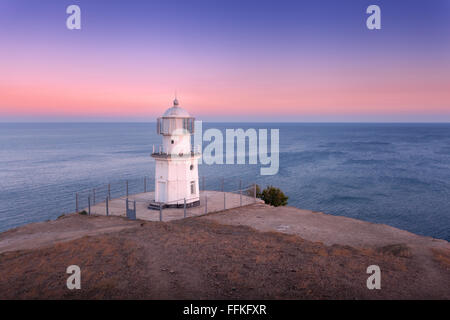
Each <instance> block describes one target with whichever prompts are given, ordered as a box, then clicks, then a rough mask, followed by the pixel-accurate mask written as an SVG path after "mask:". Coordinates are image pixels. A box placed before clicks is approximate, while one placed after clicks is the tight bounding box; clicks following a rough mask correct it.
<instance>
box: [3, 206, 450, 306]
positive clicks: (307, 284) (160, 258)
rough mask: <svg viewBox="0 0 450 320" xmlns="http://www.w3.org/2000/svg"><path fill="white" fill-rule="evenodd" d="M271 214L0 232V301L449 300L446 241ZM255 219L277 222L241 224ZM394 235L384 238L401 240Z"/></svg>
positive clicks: (255, 210) (259, 210) (253, 210)
mask: <svg viewBox="0 0 450 320" xmlns="http://www.w3.org/2000/svg"><path fill="white" fill-rule="evenodd" d="M273 209H274V208H272V207H268V206H265V205H260V204H256V205H251V206H248V207H245V208H239V209H231V210H227V211H224V212H222V213H216V214H210V215H208V216H204V217H194V218H188V219H184V220H176V221H171V222H152V221H145V222H144V221H127V220H125V219H124V218H120V217H95V216H82V215H77V214H71V215H67V216H64V217H61V218H59V219H58V220H56V221H52V222H45V223H38V224H31V225H28V226H25V227H21V228H17V229H13V230H10V231H7V232H5V233H2V234H0V252H1V253H0V270H1V272H0V299H411V298H412V299H449V298H450V286H449V283H450V249H449V248H450V247H449V244H448V242H445V241H440V240H439V241H433V240H432V239H431V238H425V237H419V236H416V235H413V234H410V233H407V234H408V236H409V237H411V238H408V237H406V238H401V237H400V238H395V237H394V238H391V239H383V241H381V240H379V241H380V242H378V241H375V242H370V241H366V242H360V241H359V240H358V236H356V235H358V234H359V236H360V237H361V239H362V238H364V237H362V235H363V234H364V233H368V234H369V235H368V237H369V238H371V237H373V238H376V236H375V233H376V232H375V231H373V230H378V232H382V234H383V231H381V230H384V229H385V227H387V226H382V227H380V225H374V224H367V225H366V223H365V222H362V224H363V225H361V226H357V225H351V223H352V221H345V222H342V223H339V222H340V221H341V220H342V219H337V220H333V221H334V224H336V226H335V229H334V231H333V229H332V228H331V224H330V225H327V221H321V220H320V219H319V220H318V221H316V219H313V218H311V217H308V215H306V216H305V217H304V221H307V220H308V219H310V222H309V224H310V233H308V232H303V234H301V232H299V231H298V230H300V231H301V230H302V229H301V228H300V226H299V225H298V224H299V223H300V222H299V220H295V218H294V217H295V216H294V217H289V215H293V214H295V213H294V212H295V210H298V209H295V208H294V209H295V210H294V211H292V212H291V210H292V209H291V208H284V209H286V210H288V211H287V212H286V213H280V210H277V211H272V210H273ZM306 213H307V212H305V214H306ZM274 214H276V217H274V216H273V215H274ZM280 214H281V215H283V214H286V217H285V218H284V219H283V218H280V217H279V215H280ZM311 214H314V213H311ZM252 215H254V217H257V216H259V215H266V216H265V220H269V221H270V220H272V221H277V222H272V225H271V223H267V224H266V225H265V226H264V224H259V225H258V223H255V225H254V226H253V228H250V227H249V226H245V225H242V224H244V223H242V221H247V224H250V223H251V217H252ZM320 215H322V214H317V216H320ZM301 216H302V214H300V213H299V212H297V218H298V217H301ZM324 216H328V217H332V216H329V215H324ZM227 217H228V218H227ZM279 218H280V219H281V220H280V223H281V224H278V220H277V219H279ZM332 218H333V219H334V218H336V217H332ZM338 218H340V217H338ZM239 219H242V221H241V222H239ZM258 219H259V218H258ZM289 219H294V220H291V221H289ZM322 219H323V218H322ZM344 219H347V218H344ZM351 220H353V219H351ZM314 221H315V222H314ZM355 221H356V222H357V220H355ZM315 223H319V224H323V225H324V229H325V230H329V231H327V232H325V233H324V234H322V238H320V237H318V238H314V234H316V233H315V232H313V231H312V230H313V226H314V224H315ZM330 223H331V222H330ZM346 223H350V225H347V224H346ZM238 224H241V225H238ZM344 225H345V226H346V227H350V226H352V228H351V230H352V231H353V233H350V234H351V236H350V237H354V239H353V242H352V241H351V239H347V240H346V241H349V242H348V243H345V241H344V240H342V239H344V238H345V237H342V239H341V240H340V241H330V240H331V239H332V238H333V237H332V233H333V232H334V233H335V234H336V232H337V231H336V230H337V229H339V228H344V229H345V228H346V227H344ZM368 225H372V226H374V227H373V228H372V229H373V230H372V231H371V228H370V226H368ZM280 226H282V228H279V227H280ZM286 226H289V227H288V228H286ZM293 226H296V228H299V229H298V230H297V232H292V229H295V228H294V227H293ZM304 227H306V229H308V226H307V223H306V222H305V223H304ZM277 228H278V229H277ZM327 228H328V229H327ZM360 228H366V229H363V231H364V232H359V231H358V230H359V229H360ZM387 228H391V227H387ZM257 229H261V230H257ZM262 229H265V230H262ZM288 229H289V232H286V230H288ZM344 229H343V230H344ZM392 229H393V230H391V229H389V230H388V231H386V230H385V231H384V232H387V233H390V232H391V233H392V236H394V235H395V234H396V232H397V233H398V234H400V235H402V233H403V231H401V230H398V229H395V228H392ZM277 230H278V231H277ZM348 231H349V230H347V234H349V232H348ZM374 232H375V233H374ZM319 234H321V233H319ZM302 236H303V237H302ZM414 237H417V238H415V239H413V238H414ZM357 240H358V241H357ZM398 240H401V241H400V242H399V241H398ZM404 240H405V241H406V240H408V242H405V241H404ZM361 241H362V240H361ZM421 241H422V242H421ZM333 242H336V243H333ZM339 242H341V243H339ZM349 243H351V244H353V245H349ZM417 248H419V249H417ZM72 264H75V265H78V266H80V268H81V283H82V284H81V286H82V287H81V290H69V289H67V287H66V279H67V277H68V276H69V275H68V274H66V268H67V266H69V265H72ZM373 264H375V265H378V266H380V268H381V272H382V276H381V279H382V280H381V290H368V289H367V287H366V280H367V278H368V276H369V275H368V274H366V269H367V267H368V266H369V265H373Z"/></svg>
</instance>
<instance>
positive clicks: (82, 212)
mask: <svg viewBox="0 0 450 320" xmlns="http://www.w3.org/2000/svg"><path fill="white" fill-rule="evenodd" d="M78 214H82V215H83V216H85V215H87V212H86V210H83V211H80V212H78Z"/></svg>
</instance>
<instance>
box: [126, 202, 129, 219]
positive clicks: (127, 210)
mask: <svg viewBox="0 0 450 320" xmlns="http://www.w3.org/2000/svg"><path fill="white" fill-rule="evenodd" d="M126 203H127V205H126V210H127V218H128V210H129V209H128V197H127V199H126Z"/></svg>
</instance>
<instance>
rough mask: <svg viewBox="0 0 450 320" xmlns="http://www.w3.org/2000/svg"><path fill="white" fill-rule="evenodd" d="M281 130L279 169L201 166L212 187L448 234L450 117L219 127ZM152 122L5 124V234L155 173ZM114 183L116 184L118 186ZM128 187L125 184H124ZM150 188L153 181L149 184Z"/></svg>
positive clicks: (1, 133)
mask: <svg viewBox="0 0 450 320" xmlns="http://www.w3.org/2000/svg"><path fill="white" fill-rule="evenodd" d="M203 127H204V130H205V129H207V128H209V127H215V128H219V129H221V130H224V129H225V128H244V129H245V128H251V127H252V128H256V129H257V128H279V129H280V170H279V173H278V174H277V175H275V176H260V175H259V165H213V166H208V165H201V166H200V174H201V175H204V176H206V177H207V178H206V185H207V188H211V189H212V188H219V187H220V181H221V178H222V177H225V185H226V188H228V189H229V190H232V189H238V186H239V185H238V183H239V180H240V179H242V180H244V182H245V183H250V182H253V181H256V182H257V183H259V184H260V185H263V186H264V185H268V184H272V185H274V186H278V187H280V188H281V189H282V190H283V191H284V192H285V193H286V194H287V195H288V196H289V205H292V206H296V207H299V208H305V209H312V210H317V211H324V212H326V213H329V214H335V215H343V216H347V217H352V218H358V219H362V220H365V221H371V222H377V223H385V224H388V225H391V226H394V227H398V228H402V229H406V230H409V231H412V232H415V233H418V234H422V235H428V236H433V237H437V238H442V239H446V240H450V124H275V123H269V124H267V123H266V124H262V123H259V124H224V123H222V124H217V123H209V124H208V123H204V124H203ZM158 143H160V137H159V136H157V135H156V133H155V124H154V123H148V124H147V123H108V124H105V123H103V124H92V123H90V124H87V123H85V124H0V231H3V230H7V229H9V228H12V227H16V226H19V225H22V224H26V223H29V222H35V221H44V220H48V219H55V218H56V217H58V216H59V215H60V214H61V213H63V212H73V211H74V210H75V192H77V191H79V190H81V189H86V188H93V187H96V186H98V185H103V184H106V183H108V182H118V181H124V180H126V179H129V180H130V192H138V191H142V188H143V186H142V184H143V182H142V178H143V177H144V176H147V177H149V179H153V178H154V161H153V160H152V158H150V157H149V154H150V152H151V149H152V145H153V144H158ZM114 185H115V186H116V185H117V183H116V184H114ZM122 186H123V184H122ZM152 187H153V186H149V189H150V188H152Z"/></svg>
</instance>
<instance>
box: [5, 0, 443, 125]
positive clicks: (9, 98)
mask: <svg viewBox="0 0 450 320" xmlns="http://www.w3.org/2000/svg"><path fill="white" fill-rule="evenodd" d="M9 5H10V6H11V8H12V7H14V5H15V2H9ZM22 5H24V7H23V8H18V9H17V10H16V11H14V12H13V13H8V14H7V13H5V14H6V15H5V16H2V15H1V13H0V40H1V41H2V42H1V43H2V50H0V70H1V71H0V121H2V120H5V121H8V120H10V119H19V120H20V119H21V118H27V119H28V120H29V119H32V118H33V117H36V119H45V117H49V118H52V117H58V118H59V119H63V120H64V119H65V120H71V119H78V118H80V119H81V118H83V119H87V118H89V117H91V118H93V119H94V118H102V117H106V118H109V119H113V120H114V119H115V120H127V119H134V120H139V119H144V120H148V121H152V120H153V119H154V118H155V117H156V116H158V115H160V114H161V113H162V112H164V110H165V109H166V108H167V107H169V106H170V105H171V101H172V99H173V97H174V92H175V90H176V91H177V92H178V98H179V100H180V102H181V105H182V106H184V107H186V108H187V109H188V110H189V111H190V112H191V113H192V114H193V115H195V116H197V117H203V118H208V119H217V120H220V119H223V118H227V119H233V120H236V121H238V120H239V119H246V120H248V119H250V120H251V119H252V118H254V119H257V120H269V121H270V120H274V119H276V120H282V121H303V120H305V119H310V118H311V117H313V118H314V119H315V121H321V119H327V121H328V119H331V120H333V119H338V120H342V119H343V120H345V119H347V120H358V119H364V120H366V121H370V120H371V119H372V118H371V117H372V116H374V119H381V120H383V119H385V120H389V119H391V116H393V115H395V119H400V120H402V119H404V120H405V121H408V120H410V119H411V118H410V117H409V116H411V115H413V116H414V119H416V120H421V119H422V115H423V116H424V117H428V118H430V117H431V118H430V119H431V120H432V121H450V47H449V45H448V41H446V40H447V39H446V38H445V35H446V33H443V32H442V30H443V29H442V26H440V25H434V24H433V23H434V22H433V20H429V21H425V20H423V21H422V20H420V21H419V22H417V25H414V26H411V25H410V23H409V20H407V19H406V18H405V21H404V22H403V20H401V19H403V18H404V12H403V9H402V8H401V7H398V8H391V10H393V9H395V10H397V11H395V12H397V13H396V16H395V17H393V18H395V19H393V20H392V21H394V22H397V23H398V26H397V27H394V26H392V25H389V20H388V18H389V17H387V18H386V21H388V22H386V24H387V26H386V28H385V29H383V30H382V31H379V33H373V32H372V33H371V32H369V33H368V32H367V30H366V29H365V26H364V24H361V15H360V12H359V11H361V10H360V9H358V10H355V7H354V6H348V7H345V8H344V9H345V12H344V13H345V14H347V13H348V14H349V16H348V17H347V20H344V21H340V20H338V21H334V20H330V19H332V18H331V17H328V19H329V20H330V21H329V24H330V26H329V27H328V26H324V25H323V24H322V23H321V24H318V25H316V24H317V23H318V22H317V19H316V18H314V16H312V17H311V20H310V21H306V20H305V19H306V18H307V17H306V16H305V17H304V18H303V20H301V21H299V20H298V19H297V17H296V16H292V17H291V18H292V21H290V22H289V21H286V19H288V18H289V17H290V16H289V13H288V12H284V11H283V12H282V11H280V12H278V14H279V16H278V18H279V19H280V20H279V21H272V23H273V26H272V27H270V28H269V27H268V26H267V25H266V23H265V21H266V20H265V19H266V18H268V17H272V15H273V14H272V13H271V12H269V11H268V12H267V13H264V14H267V17H266V16H264V14H263V13H261V14H262V16H261V17H259V16H258V15H256V16H253V18H254V20H255V21H253V22H251V24H250V22H248V20H247V19H248V17H247V16H246V15H243V16H242V19H241V20H233V21H232V22H233V23H232V24H231V25H230V21H229V20H228V18H227V17H228V16H226V15H220V12H221V11H220V10H218V11H217V10H215V9H214V8H209V9H210V10H212V11H211V13H210V15H208V16H205V17H210V20H211V21H206V20H198V17H199V16H198V15H199V11H198V10H193V9H192V12H191V14H192V17H190V16H189V13H188V12H183V15H181V17H182V18H185V20H180V18H179V19H178V20H177V21H167V17H170V14H171V12H172V11H171V10H172V9H173V8H168V9H167V10H168V11H167V13H170V14H169V15H167V16H164V15H161V16H160V15H159V13H158V12H155V13H154V17H153V19H159V18H160V20H161V21H156V20H148V19H144V18H145V17H144V18H143V19H142V20H139V21H140V22H135V20H136V15H137V14H138V13H137V12H136V11H130V12H129V14H128V15H127V16H126V17H127V19H128V21H125V22H123V24H120V21H121V20H117V21H119V23H118V24H117V25H116V24H114V25H111V24H107V23H105V21H103V20H107V21H109V19H112V18H113V17H110V16H108V14H109V13H108V12H107V11H104V10H103V11H102V9H101V8H96V7H92V8H89V6H90V5H92V6H94V5H95V3H94V2H92V3H91V2H83V8H84V10H86V11H88V12H89V13H90V17H92V19H93V20H92V21H95V22H96V23H97V24H98V25H92V24H91V25H89V23H88V22H89V20H88V22H87V23H86V25H87V27H86V29H83V30H81V31H80V32H78V33H77V31H73V32H72V31H68V30H67V29H65V26H64V24H61V21H59V19H60V14H61V12H60V11H61V8H60V7H57V2H48V5H47V7H45V6H44V7H45V9H46V10H47V11H45V12H50V13H51V14H52V15H54V16H51V17H46V16H45V15H43V16H39V17H40V19H37V20H34V19H29V18H28V16H23V17H22V16H20V15H22V14H25V13H26V12H27V11H26V10H30V8H29V7H28V5H27V6H25V4H22ZM161 5H164V4H161ZM296 5H297V4H296ZM313 5H314V4H313V3H312V4H311V6H313ZM53 6H55V7H54V8H53ZM386 6H387V4H386ZM129 8H132V7H120V8H119V7H117V8H116V9H117V12H116V14H117V15H118V16H117V17H119V19H120V17H122V12H123V10H132V9H129ZM420 8H421V7H417V14H419V13H420V11H421V9H420ZM63 9H64V8H63ZM188 9H189V8H185V10H188ZM299 9H302V10H306V9H307V8H303V7H302V8H299ZM344 9H343V10H344ZM435 9H436V10H435V12H436V13H435V14H436V15H438V14H440V12H442V11H441V10H440V9H439V8H435ZM34 10H41V7H40V6H37V7H36V8H35V9H34ZM89 10H90V11H89ZM161 10H162V11H161V12H163V9H161ZM233 10H234V9H233ZM248 10H249V11H248V12H253V8H248ZM24 12H25V13H24ZM164 12H165V11H164ZM233 12H235V11H231V13H229V14H230V15H233V14H234V13H233ZM299 12H301V10H300V11H299ZM392 12H394V11H392ZM314 13H317V14H319V13H321V10H315V9H314V10H312V11H311V14H314ZM350 13H351V15H350ZM29 14H32V12H31V11H30V12H28V13H26V15H29ZM63 14H64V11H63ZM95 14H97V15H98V17H95V19H94V16H95ZM363 14H364V11H363ZM33 17H34V16H33ZM62 17H64V16H62ZM117 17H115V18H116V19H117ZM189 17H190V18H189ZM333 17H334V16H333ZM260 18H261V21H260V20H259V19H260ZM362 18H364V15H363V16H362ZM21 19H22V20H21ZM220 19H223V21H220V23H219V20H220ZM235 19H238V17H235ZM430 19H431V18H430ZM435 20H436V21H447V20H442V19H441V20H438V19H435ZM153 21H156V22H155V25H150V24H151V23H152V22H153ZM198 21H199V22H198ZM175 22H177V23H179V24H180V26H178V27H176V28H175V27H174V26H173V23H175ZM197 22H198V25H197V24H196V23H197ZM263 22H264V23H263ZM342 22H345V23H347V24H348V25H344V24H342ZM2 23H3V24H4V25H2ZM339 23H341V24H339ZM144 24H145V27H144ZM147 24H149V25H147ZM237 24H240V27H238V26H237ZM247 24H248V25H247ZM421 24H422V25H421ZM164 25H165V26H166V27H165V28H163V27H162V26H164ZM336 25H338V26H339V28H337V27H336ZM187 26H188V27H187ZM231 26H233V27H234V29H233V28H231ZM256 26H258V28H257V27H256ZM445 26H446V25H445ZM413 27H414V28H415V29H414V28H413ZM163 32H164V34H163ZM208 32H209V33H208ZM376 32H377V31H376ZM447 37H448V36H447ZM402 116H403V118H402ZM333 117H335V118H333Z"/></svg>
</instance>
